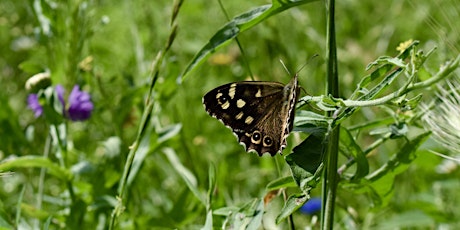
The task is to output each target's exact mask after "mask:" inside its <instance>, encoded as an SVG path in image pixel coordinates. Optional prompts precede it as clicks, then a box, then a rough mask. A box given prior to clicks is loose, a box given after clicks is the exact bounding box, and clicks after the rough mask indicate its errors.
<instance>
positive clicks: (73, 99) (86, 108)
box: [27, 85, 94, 121]
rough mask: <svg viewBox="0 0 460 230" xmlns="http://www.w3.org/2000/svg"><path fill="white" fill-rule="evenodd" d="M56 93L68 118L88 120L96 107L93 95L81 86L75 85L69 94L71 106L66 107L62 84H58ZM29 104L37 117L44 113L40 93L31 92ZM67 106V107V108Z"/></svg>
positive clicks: (28, 98) (28, 99)
mask: <svg viewBox="0 0 460 230" xmlns="http://www.w3.org/2000/svg"><path fill="white" fill-rule="evenodd" d="M55 90H56V94H57V96H58V98H59V101H60V102H61V104H62V108H64V111H63V112H64V114H65V116H66V117H67V118H69V119H70V120H72V121H84V120H87V119H88V118H89V117H90V116H91V113H92V111H93V109H94V105H93V103H92V102H91V96H90V95H89V94H88V93H87V92H83V91H80V87H79V86H78V85H75V86H74V87H73V89H72V92H71V93H70V95H69V98H68V101H69V106H68V108H67V107H66V102H65V100H64V93H65V91H64V87H63V86H62V85H56V87H55ZM27 104H28V107H29V108H30V109H32V111H34V115H35V117H39V116H41V115H42V114H43V106H42V105H41V104H40V101H39V96H38V94H29V96H28V97H27ZM65 108H67V109H65Z"/></svg>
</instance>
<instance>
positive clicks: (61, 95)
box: [55, 85, 65, 107]
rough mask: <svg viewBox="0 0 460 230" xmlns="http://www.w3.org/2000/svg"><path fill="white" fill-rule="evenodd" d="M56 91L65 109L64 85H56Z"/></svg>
mask: <svg viewBox="0 0 460 230" xmlns="http://www.w3.org/2000/svg"><path fill="white" fill-rule="evenodd" d="M55 90H56V93H57V95H58V98H59V101H61V103H62V106H64V107H65V102H64V93H65V89H64V87H63V86H62V85H56V87H55Z"/></svg>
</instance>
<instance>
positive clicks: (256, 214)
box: [214, 198, 264, 230]
mask: <svg viewBox="0 0 460 230" xmlns="http://www.w3.org/2000/svg"><path fill="white" fill-rule="evenodd" d="M214 214H216V215H224V216H227V221H226V222H227V223H228V225H229V226H231V227H232V229H254V230H257V229H259V228H260V226H262V217H263V214H264V200H263V199H259V198H256V199H254V200H253V201H251V202H249V203H247V204H245V205H244V206H243V207H241V208H240V209H238V210H236V209H235V208H228V207H227V208H221V209H218V210H216V211H215V212H214ZM225 227H228V226H227V225H224V228H225ZM225 229H227V228H225Z"/></svg>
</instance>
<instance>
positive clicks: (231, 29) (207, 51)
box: [179, 0, 317, 81]
mask: <svg viewBox="0 0 460 230" xmlns="http://www.w3.org/2000/svg"><path fill="white" fill-rule="evenodd" d="M314 1H317V0H286V1H281V0H273V2H272V4H269V5H263V6H259V7H257V8H255V9H252V10H250V11H248V12H245V13H243V14H240V15H238V16H236V17H235V18H233V19H232V20H231V21H229V22H228V23H227V24H225V25H224V26H223V27H222V28H221V29H219V30H218V31H217V32H216V33H215V34H214V35H213V36H212V37H211V39H209V41H208V43H207V44H206V45H205V46H204V47H203V48H201V49H200V51H198V53H197V54H196V55H195V57H194V58H193V59H192V61H191V62H190V63H189V64H188V66H187V67H186V68H185V70H184V72H183V73H182V74H181V76H180V77H179V79H180V81H182V80H183V79H184V78H185V77H186V76H187V74H188V73H189V72H191V71H192V70H193V69H195V68H196V67H197V66H198V65H200V64H201V63H203V62H204V61H205V60H206V58H207V57H209V56H210V55H211V54H212V53H214V52H216V50H218V49H219V48H222V47H223V46H224V45H225V44H227V43H229V42H230V41H231V39H233V38H235V37H236V36H238V34H240V33H242V32H244V31H246V30H248V29H250V28H252V27H254V26H255V25H257V24H258V23H260V22H262V21H263V20H266V19H267V18H269V17H271V16H273V15H276V14H278V13H280V12H283V11H285V10H287V9H289V8H291V7H295V6H299V5H302V4H306V3H310V2H314Z"/></svg>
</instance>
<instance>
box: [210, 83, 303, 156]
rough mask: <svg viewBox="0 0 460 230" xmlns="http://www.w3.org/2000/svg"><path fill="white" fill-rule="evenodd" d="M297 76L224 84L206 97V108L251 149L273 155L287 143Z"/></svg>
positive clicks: (248, 149) (249, 150) (295, 95)
mask: <svg viewBox="0 0 460 230" xmlns="http://www.w3.org/2000/svg"><path fill="white" fill-rule="evenodd" d="M297 94H298V89H297V76H296V77H295V78H294V79H293V80H292V81H291V82H290V83H289V84H288V85H286V86H285V85H283V84H281V83H278V82H261V81H245V82H236V83H229V84H226V85H222V86H220V87H217V88H215V89H213V90H211V91H210V92H209V93H207V94H206V95H205V96H204V97H203V104H204V106H205V109H206V111H207V112H208V113H209V114H210V115H211V116H213V117H215V118H217V119H219V120H220V121H222V123H224V124H225V125H226V126H228V127H229V128H231V129H232V131H233V132H234V133H235V134H236V136H237V138H238V141H239V142H240V143H241V144H243V145H244V146H245V149H246V151H248V152H257V153H258V154H259V155H260V156H262V155H263V154H264V153H266V152H268V153H270V154H271V155H272V156H273V155H275V154H276V153H277V152H280V151H281V150H282V148H284V146H285V145H286V140H285V138H286V136H287V134H288V133H289V131H290V128H291V127H292V125H290V119H292V118H293V117H292V118H291V116H293V106H294V105H295V101H296V100H297Z"/></svg>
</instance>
